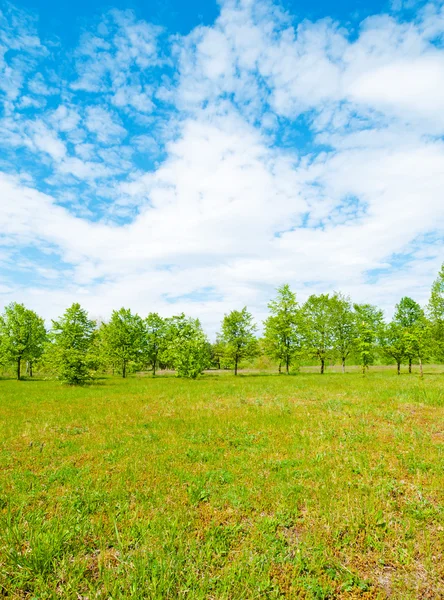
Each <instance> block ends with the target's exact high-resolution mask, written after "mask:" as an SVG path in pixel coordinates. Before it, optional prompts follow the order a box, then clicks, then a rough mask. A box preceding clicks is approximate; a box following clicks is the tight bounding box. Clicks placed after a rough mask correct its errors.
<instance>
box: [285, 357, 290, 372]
mask: <svg viewBox="0 0 444 600" xmlns="http://www.w3.org/2000/svg"><path fill="white" fill-rule="evenodd" d="M285 367H286V369H287V375H288V373H289V371H290V359H289V358H288V356H287V360H286V362H285Z"/></svg>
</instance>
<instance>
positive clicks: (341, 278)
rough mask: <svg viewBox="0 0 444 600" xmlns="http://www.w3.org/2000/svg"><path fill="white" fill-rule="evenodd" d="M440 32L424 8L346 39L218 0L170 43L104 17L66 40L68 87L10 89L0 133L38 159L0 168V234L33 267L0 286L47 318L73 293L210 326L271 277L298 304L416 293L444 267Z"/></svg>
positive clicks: (385, 300) (32, 44)
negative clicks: (29, 277)
mask: <svg viewBox="0 0 444 600" xmlns="http://www.w3.org/2000/svg"><path fill="white" fill-rule="evenodd" d="M25 25H26V27H27V28H28V29H29V40H30V41H28V42H27V43H24V42H23V34H20V35H21V36H22V42H21V44H22V46H21V48H22V51H23V52H24V53H26V52H31V54H32V56H33V60H36V59H35V56H36V53H40V54H41V55H42V56H44V54H45V51H44V45H43V43H42V42H40V40H38V38H36V37H35V34H34V33H33V32H32V23H27V24H25ZM23 27H25V26H23ZM443 34H444V17H443V10H442V5H441V4H440V3H434V4H429V5H427V6H425V7H423V8H422V9H418V10H417V11H416V12H415V14H414V16H412V18H411V20H410V21H406V20H405V19H401V18H399V16H398V14H397V13H396V12H395V13H393V14H391V15H376V16H374V17H371V18H368V19H366V20H365V21H363V22H362V23H361V24H360V25H359V27H358V29H357V30H355V31H353V32H352V31H351V30H350V29H348V28H347V26H346V25H345V24H342V23H336V22H334V21H333V20H331V19H323V20H321V21H318V22H309V21H302V22H295V21H294V19H293V18H292V16H291V15H289V14H286V13H284V12H283V11H282V10H281V9H280V8H279V7H278V6H277V5H276V4H273V3H272V2H270V1H266V0H225V1H224V2H222V3H221V11H220V16H219V17H218V19H217V20H216V21H215V22H214V23H213V24H212V25H211V26H206V27H203V26H198V27H196V29H194V30H193V31H191V32H190V33H189V34H188V35H187V36H182V37H181V36H175V37H174V38H171V40H170V45H169V47H168V48H167V47H165V46H164V45H163V46H162V44H161V43H160V41H159V40H160V38H161V36H162V35H164V32H162V31H161V30H160V29H159V28H158V27H154V26H153V25H151V24H149V23H145V22H143V21H140V20H138V19H137V18H136V16H135V15H134V14H133V13H131V12H128V11H125V12H119V11H111V12H110V13H108V14H107V15H105V16H104V17H103V19H102V20H101V22H100V23H99V25H98V26H97V27H96V28H95V29H91V30H90V31H85V32H84V33H83V34H82V37H81V39H80V43H79V48H78V50H77V51H76V53H75V59H74V62H73V64H72V78H71V80H68V79H67V80H66V81H59V82H58V83H55V82H54V77H53V72H52V70H51V69H50V70H48V75H47V77H46V78H45V75H44V74H45V71H44V69H43V70H42V73H43V75H42V76H38V75H37V74H36V73H32V72H30V73H29V74H28V73H27V72H26V73H25V72H22V73H21V74H20V78H19V79H17V81H16V82H15V84H14V86H15V87H14V90H15V91H14V92H13V93H12V92H11V93H10V94H9V96H8V98H9V100H8V101H9V102H12V103H13V104H12V105H14V103H15V110H14V111H12V112H10V113H8V115H5V116H4V118H3V122H2V125H3V127H2V129H3V135H2V143H3V144H5V145H6V144H9V145H10V146H11V147H12V145H14V146H15V147H21V148H23V149H24V152H28V153H32V157H33V158H32V160H34V161H36V162H35V163H33V162H32V161H31V158H30V157H29V156H28V155H27V157H26V160H23V162H22V163H20V164H19V165H17V164H16V162H17V161H15V164H13V162H11V163H10V166H9V167H8V164H9V163H8V162H7V161H6V162H5V163H4V170H5V173H4V174H3V175H1V176H0V190H1V192H2V209H3V210H2V211H1V212H0V231H1V232H2V234H1V237H0V244H1V246H2V252H3V253H6V255H7V256H8V255H9V256H12V253H13V252H14V253H16V252H20V253H21V254H22V255H23V256H26V253H29V252H30V249H31V250H32V251H33V252H34V253H37V254H36V255H35V256H34V259H33V261H34V263H35V266H36V268H35V277H36V278H37V279H36V281H33V283H32V284H30V285H28V286H26V285H25V286H23V284H20V285H18V284H15V283H14V278H13V276H12V275H8V273H7V280H5V284H4V287H3V288H2V289H3V291H2V299H4V301H6V300H7V299H9V298H11V299H13V298H14V299H16V298H17V296H19V298H18V299H22V300H25V301H29V302H31V303H32V304H33V306H34V307H36V308H38V309H39V310H41V311H42V312H43V314H45V316H51V315H52V316H53V315H54V314H55V313H57V311H60V310H62V309H63V308H64V306H65V305H66V304H68V303H70V302H72V301H73V300H75V299H78V300H80V301H81V302H82V303H84V304H85V305H86V306H87V308H89V309H90V310H91V311H92V312H93V314H94V315H96V316H102V317H104V316H107V314H109V312H110V311H111V309H112V308H115V307H118V306H120V305H122V304H123V305H128V306H131V307H134V309H136V310H138V311H140V312H141V313H143V314H145V313H147V312H148V311H150V310H158V311H160V312H163V313H164V314H172V313H175V312H179V311H182V310H184V311H186V312H188V313H189V314H192V315H194V316H199V317H201V318H202V320H203V322H204V324H205V325H206V326H207V327H208V329H209V331H212V332H214V331H215V330H216V329H217V325H218V321H219V320H220V318H221V316H222V315H223V313H224V312H226V311H227V310H229V309H231V308H235V307H237V308H239V307H241V306H243V305H244V304H248V305H249V307H250V309H252V310H253V312H254V313H255V315H256V316H257V318H258V319H260V318H262V317H263V316H264V314H265V311H266V303H267V301H268V299H269V297H270V295H271V294H273V288H275V287H276V286H277V285H279V284H280V283H282V282H284V281H288V282H289V283H290V284H291V285H292V287H294V289H295V290H296V291H297V292H298V295H299V296H300V299H301V300H303V299H305V298H306V297H307V296H308V294H309V293H318V292H320V291H333V290H339V289H340V290H342V291H344V292H346V293H350V294H352V296H353V297H354V298H355V299H356V300H358V301H359V300H362V301H364V300H365V301H374V302H377V303H378V304H380V305H381V306H382V307H383V308H385V309H386V310H387V312H388V313H390V311H391V309H392V307H393V305H394V303H395V302H396V301H398V300H399V298H400V296H401V295H403V294H409V295H412V296H414V297H416V298H417V299H418V300H419V301H421V302H424V301H425V300H426V298H427V295H428V290H429V287H430V283H431V281H432V279H433V278H434V276H435V274H436V272H437V270H438V267H439V263H440V262H441V261H442V237H443V231H444V208H443V203H442V200H441V190H442V189H443V187H444V144H443V142H442V134H443V131H442V130H443V127H444V121H443V117H442V115H443V110H442V109H443V105H442V103H443V98H444V89H442V85H443V84H442V81H444V77H443V75H444V73H443V70H444V66H443V65H444V51H443V50H442V45H440V44H439V43H437V40H438V39H440V36H441V37H442V35H443ZM8 35H11V34H10V33H9V34H8ZM17 36H19V34H18V33H17ZM26 39H28V38H26ZM6 59H7V57H6ZM3 68H4V69H5V68H6V69H7V68H10V65H8V64H7V61H6V63H5V66H4V67H3ZM156 69H157V71H156ZM155 72H156V73H157V75H156V77H153V73H155ZM27 77H29V84H28V85H27V87H26V93H25V92H23V93H22V95H20V90H21V89H22V87H23V81H25V80H26V78H27ZM11 89H12V88H11ZM53 92H54V94H55V95H56V99H55V100H52V101H51V102H52V104H51V108H48V107H46V106H45V105H42V104H38V105H37V104H36V105H33V103H32V101H33V99H36V100H37V99H38V98H42V97H46V96H47V95H49V94H50V93H51V94H52V93H53ZM57 94H59V95H58V96H57ZM85 94H87V96H86V98H87V100H85ZM26 98H29V100H26ZM12 105H11V106H12ZM8 106H9V105H8ZM25 109H26V110H25ZM26 111H28V112H26ZM42 157H46V158H45V159H44V161H43V164H44V168H43V169H42V170H40V171H39V169H38V166H37V163H38V161H39V158H42ZM45 161H46V162H45ZM48 161H50V162H48ZM40 166H41V165H40ZM8 172H9V174H8ZM5 260H6V262H5V263H4V264H7V259H5ZM31 262H32V261H31ZM27 268H28V269H29V264H28V267H27ZM5 272H6V271H5ZM67 272H69V278H68V279H67V278H66V277H64V276H63V274H64V273H67ZM57 273H59V274H60V278H61V279H60V281H63V286H61V284H60V281H59V280H58V279H57ZM38 278H40V279H38ZM49 291H50V298H51V301H50V302H48V297H49V296H48V295H49Z"/></svg>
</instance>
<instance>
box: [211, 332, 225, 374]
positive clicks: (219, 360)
mask: <svg viewBox="0 0 444 600" xmlns="http://www.w3.org/2000/svg"><path fill="white" fill-rule="evenodd" d="M225 355H226V349H225V344H224V342H223V340H222V339H221V337H220V335H217V336H216V341H215V342H214V344H211V362H212V364H213V365H215V366H216V367H217V368H218V369H221V368H222V367H223V366H224V367H225V365H224V358H225Z"/></svg>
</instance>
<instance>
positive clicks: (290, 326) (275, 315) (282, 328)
mask: <svg viewBox="0 0 444 600" xmlns="http://www.w3.org/2000/svg"><path fill="white" fill-rule="evenodd" d="M268 308H269V309H270V313H271V314H270V316H269V317H268V318H267V319H266V320H265V321H264V325H265V330H264V350H265V353H266V354H267V356H269V357H270V358H272V359H273V360H276V361H278V363H279V372H280V370H281V365H282V364H283V365H285V369H286V371H287V373H288V372H289V369H290V365H291V363H292V361H293V359H294V357H295V355H296V354H297V352H298V351H300V347H301V331H300V327H299V325H300V319H299V305H298V303H297V301H296V294H295V293H294V292H292V291H291V289H290V286H289V285H288V284H284V285H282V286H281V287H279V288H278V289H277V297H276V299H275V300H272V301H271V302H270V303H269V304H268Z"/></svg>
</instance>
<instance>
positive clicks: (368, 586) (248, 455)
mask: <svg viewBox="0 0 444 600" xmlns="http://www.w3.org/2000/svg"><path fill="white" fill-rule="evenodd" d="M0 423H1V438H0V597H5V598H29V599H46V598H63V599H75V600H86V599H89V600H92V599H95V598H112V599H117V598H134V599H141V598H150V599H151V598H152V599H159V600H160V599H177V598H190V599H193V600H194V599H196V600H199V599H202V600H203V599H212V598H214V599H218V600H219V599H221V600H222V599H234V600H237V599H243V598H245V599H247V598H248V599H253V598H255V599H256V598H257V599H259V598H307V599H308V598H316V599H321V598H350V599H351V598H367V599H370V598H400V599H403V600H406V599H418V598H443V597H444V583H443V582H444V511H443V496H444V492H443V488H444V477H443V473H444V445H443V442H444V373H440V372H439V371H438V370H430V369H426V377H425V380H424V382H421V381H420V380H419V378H418V376H417V374H412V375H408V374H403V375H402V376H400V377H397V376H396V374H395V373H394V369H393V368H391V369H390V370H381V371H377V370H375V371H372V372H370V373H369V374H368V375H367V376H365V377H362V376H361V375H360V374H359V373H358V372H351V373H346V374H345V375H343V374H341V373H327V374H326V375H324V376H320V375H319V374H317V373H312V372H305V373H300V374H298V375H295V376H285V375H282V376H277V375H254V374H244V375H240V376H238V377H237V378H235V377H234V376H232V375H205V376H203V377H202V378H200V379H198V380H196V381H189V380H180V379H176V378H174V377H170V376H161V377H158V378H156V379H153V378H152V377H136V376H133V377H131V378H129V379H127V380H122V379H117V378H104V379H101V380H99V381H98V382H97V383H95V384H94V385H91V386H86V387H83V388H75V387H67V386H62V385H61V384H60V383H57V382H54V381H43V380H38V379H37V380H35V381H30V380H27V381H22V382H16V381H12V380H2V381H0Z"/></svg>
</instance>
